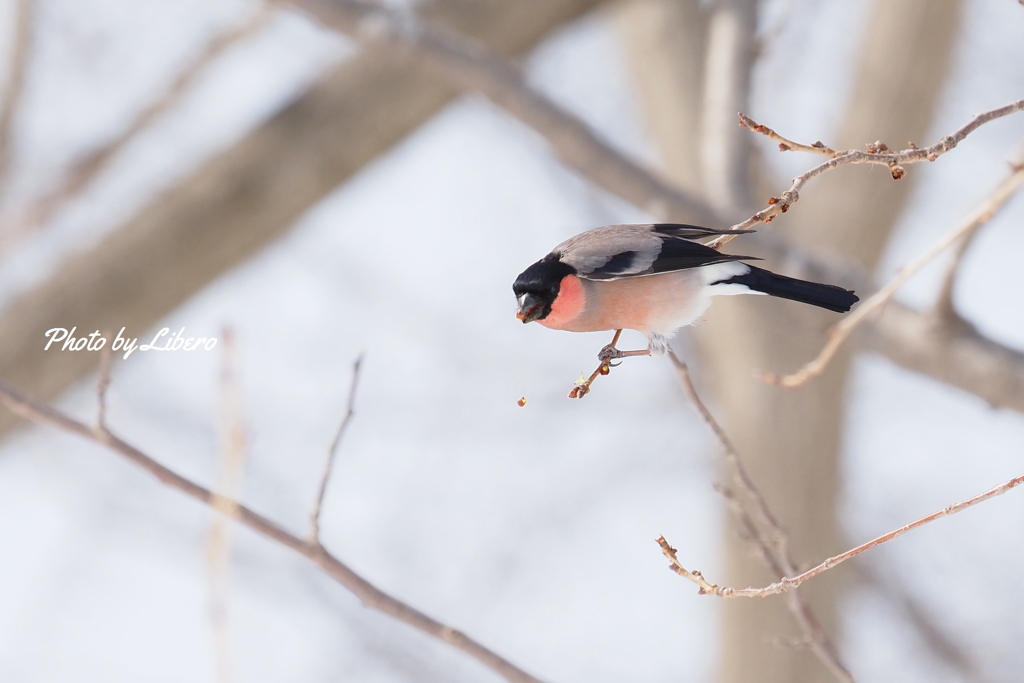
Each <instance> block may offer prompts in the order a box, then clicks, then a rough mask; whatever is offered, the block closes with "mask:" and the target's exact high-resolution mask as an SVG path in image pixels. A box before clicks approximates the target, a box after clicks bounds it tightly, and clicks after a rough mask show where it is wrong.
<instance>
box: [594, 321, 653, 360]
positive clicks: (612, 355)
mask: <svg viewBox="0 0 1024 683" xmlns="http://www.w3.org/2000/svg"><path fill="white" fill-rule="evenodd" d="M621 335H622V330H615V336H614V337H612V342H611V344H608V345H607V346H605V347H604V348H603V349H601V350H600V351H598V353H597V359H598V360H599V361H601V362H602V363H607V364H608V365H609V367H615V366H614V365H611V363H610V361H613V360H618V359H620V358H629V357H630V356H649V355H651V347H650V346H648V347H647V348H646V349H638V350H636V351H620V350H619V349H618V348H616V346H615V345H616V344H617V343H618V342H619V337H620V336H621Z"/></svg>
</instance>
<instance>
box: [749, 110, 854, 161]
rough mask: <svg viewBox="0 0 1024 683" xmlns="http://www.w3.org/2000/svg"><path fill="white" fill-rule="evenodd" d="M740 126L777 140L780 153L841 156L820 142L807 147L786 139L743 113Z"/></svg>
mask: <svg viewBox="0 0 1024 683" xmlns="http://www.w3.org/2000/svg"><path fill="white" fill-rule="evenodd" d="M739 117H740V125H741V126H743V127H744V128H747V129H748V130H752V131H753V132H755V133H760V134H761V135H764V136H765V137H767V138H768V139H769V140H775V141H776V142H778V143H779V151H780V152H794V151H795V152H808V153H809V154H824V155H825V156H827V157H836V156H839V152H837V151H835V150H834V149H832V148H831V147H828V146H826V145H825V144H824V143H823V142H821V141H820V140H819V141H817V142H813V143H811V144H809V145H805V144H803V143H802V142H796V141H794V140H790V139H789V138H784V137H782V136H781V135H779V134H778V133H776V132H775V131H774V130H772V129H771V128H769V127H768V126H765V125H762V124H760V123H758V122H757V121H755V120H754V119H752V118H750V117H749V116H747V115H746V114H744V113H743V112H740V114H739Z"/></svg>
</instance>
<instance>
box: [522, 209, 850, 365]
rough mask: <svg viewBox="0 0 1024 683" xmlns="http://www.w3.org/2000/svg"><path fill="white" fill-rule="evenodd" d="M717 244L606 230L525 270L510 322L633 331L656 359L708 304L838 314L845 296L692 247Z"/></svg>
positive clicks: (673, 229)
mask: <svg viewBox="0 0 1024 683" xmlns="http://www.w3.org/2000/svg"><path fill="white" fill-rule="evenodd" d="M721 234H723V232H722V231H719V230H711V229H709V228H701V227H697V226H694V225H679V224H675V223H655V224H643V225H608V226H605V227H603V228H595V229H593V230H588V231H587V232H584V233H581V234H579V235H576V236H575V237H572V238H570V239H568V240H566V241H564V242H562V243H561V244H559V245H558V246H557V247H555V248H554V249H552V250H551V253H550V254H548V255H547V256H545V257H544V258H542V259H541V260H540V261H537V262H536V263H534V264H533V265H532V266H530V267H529V268H527V269H526V270H524V271H523V272H522V273H521V274H520V275H519V277H517V278H516V281H515V283H514V284H513V285H512V290H513V291H514V292H515V295H516V300H517V302H518V305H519V312H518V314H517V317H518V318H519V319H520V320H522V321H523V322H524V323H528V322H532V321H534V320H536V321H537V322H539V323H540V324H541V325H544V326H545V327H549V328H551V329H554V330H568V331H570V332H599V331H604V330H621V329H628V330H637V331H639V332H642V333H643V334H645V335H646V336H647V339H648V347H647V349H645V350H642V351H626V352H619V351H616V352H615V353H614V356H613V357H622V356H631V355H648V354H651V353H664V352H665V350H666V349H667V348H668V340H669V339H671V338H672V336H673V335H674V334H675V333H676V332H677V331H678V330H679V328H681V327H683V326H684V325H689V324H690V323H692V322H693V321H695V320H697V319H698V318H699V317H700V316H701V315H703V313H704V311H705V310H707V307H708V305H709V304H710V303H711V296H712V295H715V294H768V295H771V296H776V297H780V298H783V299H790V300H792V301H799V302H801V303H805V304H811V305H812V306H820V307H821V308H827V309H829V310H830V311H836V312H839V313H845V312H846V311H849V310H850V307H851V306H853V304H854V303H856V302H857V300H858V297H857V295H856V294H854V293H853V292H852V291H850V290H847V289H843V288H842V287H836V286H835V285H825V284H820V283H817V282H808V281H806V280H797V279H795V278H791V277H786V276H785V275H777V274H775V273H772V272H770V271H767V270H764V269H762V268H756V267H754V266H751V265H748V264H746V263H741V261H750V260H759V259H756V258H755V257H752V256H735V255H732V254H723V253H721V252H719V251H717V250H715V249H712V248H711V247H708V246H706V245H704V244H700V243H699V242H694V241H693V240H694V239H697V238H701V237H711V236H715V235H721Z"/></svg>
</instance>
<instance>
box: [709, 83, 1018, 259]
mask: <svg viewBox="0 0 1024 683" xmlns="http://www.w3.org/2000/svg"><path fill="white" fill-rule="evenodd" d="M1019 111H1024V100H1017V101H1016V102H1011V103H1010V104H1007V105H1004V106H1002V107H997V108H995V109H992V110H990V111H987V112H984V113H982V114H978V115H977V116H975V117H974V118H972V119H971V120H970V121H968V122H967V123H966V124H964V125H963V126H961V127H960V128H959V129H958V130H956V131H954V132H953V133H951V134H949V135H947V136H945V137H943V138H942V139H941V140H939V141H938V142H936V143H935V144H933V145H930V146H928V147H924V148H919V147H908V148H907V149H903V150H900V151H898V152H890V151H889V148H888V147H886V145H885V144H884V143H881V142H875V143H873V144H870V145H868V150H867V151H865V152H862V151H859V150H850V151H846V152H835V151H834V150H830V151H831V152H832V154H831V155H830V156H831V157H832V158H831V159H829V160H828V161H825V162H823V163H821V164H819V165H818V166H815V167H814V168H812V169H810V170H809V171H806V172H805V173H801V174H800V175H798V176H797V177H796V178H794V179H793V184H792V185H790V187H789V189H788V190H786V191H785V192H783V193H782V194H780V195H779V196H778V197H772V198H770V199H769V200H768V206H767V207H766V208H764V209H761V210H760V211H758V212H757V213H755V214H754V215H753V216H751V217H750V218H748V219H747V220H745V221H743V222H742V223H737V224H736V225H734V226H732V228H730V229H731V230H746V229H748V228H752V227H753V226H755V225H757V224H758V223H770V222H771V221H772V220H773V219H774V218H775V217H776V216H778V215H779V214H780V213H786V212H787V211H788V210H789V207H790V206H792V205H793V204H795V203H796V202H798V201H799V200H800V192H801V191H802V190H803V187H804V185H806V184H807V181H809V180H811V179H812V178H814V177H816V176H819V175H821V174H822V173H824V172H825V171H831V170H832V169H834V168H839V167H840V166H846V165H849V164H879V165H884V166H888V167H889V169H890V171H891V172H892V176H893V178H894V179H896V180H899V179H900V178H902V177H903V175H904V173H905V170H904V168H903V165H904V164H916V163H918V162H921V161H935V160H936V159H938V158H939V157H940V156H942V155H943V154H945V153H946V152H949V151H950V150H952V149H954V148H955V147H956V146H957V145H958V144H960V142H961V141H962V140H963V139H964V138H966V137H967V136H968V135H970V134H971V133H973V132H974V131H975V130H977V129H978V128H980V127H981V126H983V125H984V124H986V123H989V122H990V121H995V120H996V119H999V118H1002V117H1004V116H1009V115H1010V114H1015V113H1017V112H1019ZM740 124H741V125H743V126H746V127H747V128H750V129H751V130H753V131H755V132H758V133H763V134H764V135H766V136H768V137H769V138H771V139H773V140H782V141H784V143H785V144H786V145H787V146H789V147H791V148H792V149H797V148H800V149H801V150H803V151H811V152H813V153H815V154H821V153H825V152H824V150H825V149H827V148H824V147H823V148H821V149H818V148H817V147H816V146H815V145H801V144H799V143H795V142H793V141H791V140H787V139H786V138H782V137H781V136H779V135H778V134H777V133H775V131H773V130H771V129H770V128H767V127H766V126H761V124H759V123H757V122H756V121H754V120H753V119H751V118H750V117H749V116H743V115H741V118H740ZM734 238H735V235H722V236H721V237H717V238H715V239H714V240H712V241H710V242H708V246H709V247H713V248H715V249H720V248H721V247H722V246H724V245H726V244H728V243H729V242H730V241H732V240H733V239H734Z"/></svg>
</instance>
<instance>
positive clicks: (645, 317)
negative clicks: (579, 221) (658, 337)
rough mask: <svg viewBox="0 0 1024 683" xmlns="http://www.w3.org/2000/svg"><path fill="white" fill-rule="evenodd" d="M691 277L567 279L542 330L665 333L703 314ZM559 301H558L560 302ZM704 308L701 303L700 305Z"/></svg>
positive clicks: (672, 275) (665, 275)
mask: <svg viewBox="0 0 1024 683" xmlns="http://www.w3.org/2000/svg"><path fill="white" fill-rule="evenodd" d="M695 284H696V283H695V282H693V277H692V274H691V273H678V272H677V273H665V274H662V275H649V276H645V277H633V278H623V279H621V280H605V281H590V280H580V279H579V278H577V277H575V276H571V275H570V276H567V277H566V278H565V279H563V280H562V285H561V286H562V289H561V290H560V291H559V295H558V298H557V299H556V300H555V303H554V305H553V306H552V307H551V314H550V315H548V317H547V318H545V319H544V320H542V321H540V322H541V324H542V325H545V326H547V327H550V328H552V329H557V330H569V331H572V332H597V331H601V330H617V329H629V330H639V331H640V332H644V333H652V332H653V333H657V334H671V333H672V332H673V331H674V330H676V329H677V328H679V327H681V326H682V325H687V324H689V323H691V322H693V320H694V319H695V318H696V317H697V316H699V315H700V314H701V313H702V312H703V310H704V307H705V306H704V305H701V303H702V302H699V301H697V300H696V299H697V297H695V296H694V294H695V292H694V285H695ZM563 296H564V299H563ZM705 305H706V304H705Z"/></svg>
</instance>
